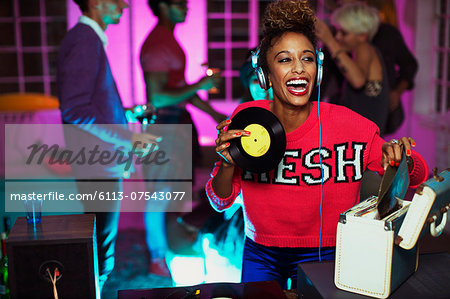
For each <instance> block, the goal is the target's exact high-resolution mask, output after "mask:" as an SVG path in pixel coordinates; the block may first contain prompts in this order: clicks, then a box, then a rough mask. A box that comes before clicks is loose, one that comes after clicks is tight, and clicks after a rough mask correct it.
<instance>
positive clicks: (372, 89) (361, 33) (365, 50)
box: [316, 2, 389, 135]
mask: <svg viewBox="0 0 450 299" xmlns="http://www.w3.org/2000/svg"><path fill="white" fill-rule="evenodd" d="M331 18H332V24H333V25H334V26H335V27H336V29H337V32H336V36H333V35H332V33H331V31H330V29H329V27H328V26H327V25H326V24H325V23H324V22H323V21H321V20H318V21H317V23H316V26H317V28H316V34H317V37H318V38H319V39H320V40H321V41H322V42H323V44H324V45H325V46H326V48H327V49H328V51H329V52H330V54H331V57H332V58H333V59H334V61H335V62H336V64H337V66H338V69H339V71H340V72H341V74H342V75H343V76H344V78H345V80H344V87H343V88H344V89H343V92H342V95H341V97H342V98H341V102H340V103H341V104H342V105H344V106H346V107H348V108H350V109H352V110H353V111H355V112H357V113H359V114H361V115H362V116H364V117H366V118H368V119H370V120H372V121H373V122H375V123H376V124H377V125H378V127H379V128H380V131H381V135H383V134H384V129H385V127H386V121H387V116H388V113H389V85H388V81H387V74H386V70H385V67H384V64H383V58H382V56H381V54H380V53H379V52H378V51H377V49H376V48H375V47H373V46H372V44H371V43H370V42H371V40H372V38H373V37H374V35H375V33H376V32H377V29H378V24H379V18H378V13H377V11H376V10H375V9H373V8H370V7H368V6H367V5H365V4H364V3H359V2H356V3H348V4H345V5H343V6H342V7H340V8H338V9H337V10H336V11H334V12H333V14H332V17H331Z"/></svg>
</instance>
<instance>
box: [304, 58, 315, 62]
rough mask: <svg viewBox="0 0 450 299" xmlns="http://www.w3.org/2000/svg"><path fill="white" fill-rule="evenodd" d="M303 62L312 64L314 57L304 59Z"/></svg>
mask: <svg viewBox="0 0 450 299" xmlns="http://www.w3.org/2000/svg"><path fill="white" fill-rule="evenodd" d="M303 60H305V61H309V62H314V57H304V58H303Z"/></svg>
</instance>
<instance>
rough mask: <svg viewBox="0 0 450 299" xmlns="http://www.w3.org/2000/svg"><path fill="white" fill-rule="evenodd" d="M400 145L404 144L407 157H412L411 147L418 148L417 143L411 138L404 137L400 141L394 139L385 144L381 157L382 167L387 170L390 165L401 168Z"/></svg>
mask: <svg viewBox="0 0 450 299" xmlns="http://www.w3.org/2000/svg"><path fill="white" fill-rule="evenodd" d="M400 144H403V147H404V148H405V152H406V155H407V156H411V147H415V146H416V142H415V141H414V139H412V138H411V137H402V138H401V139H400V140H397V139H392V140H391V141H389V142H385V143H384V144H383V147H382V150H383V156H382V157H381V166H382V167H383V168H384V169H386V168H387V167H388V165H391V166H399V165H400V162H401V160H402V152H401V149H400Z"/></svg>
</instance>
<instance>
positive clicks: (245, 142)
mask: <svg viewBox="0 0 450 299" xmlns="http://www.w3.org/2000/svg"><path fill="white" fill-rule="evenodd" d="M244 130H246V131H250V132H251V134H250V136H242V137H241V144H242V148H243V149H244V151H245V152H246V153H247V154H249V155H250V156H252V157H261V156H262V155H264V154H265V153H267V151H268V150H269V148H270V135H269V132H268V131H267V130H266V128H264V127H263V126H261V125H258V124H250V125H248V126H246V127H245V129H244Z"/></svg>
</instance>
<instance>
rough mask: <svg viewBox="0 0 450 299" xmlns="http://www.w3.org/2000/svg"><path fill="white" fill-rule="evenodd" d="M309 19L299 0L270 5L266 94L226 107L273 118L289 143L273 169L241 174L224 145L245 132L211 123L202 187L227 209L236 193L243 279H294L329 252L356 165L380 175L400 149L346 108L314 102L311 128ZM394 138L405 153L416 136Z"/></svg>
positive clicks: (353, 194) (350, 199)
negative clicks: (212, 138) (209, 159)
mask: <svg viewBox="0 0 450 299" xmlns="http://www.w3.org/2000/svg"><path fill="white" fill-rule="evenodd" d="M314 23H315V16H314V13H313V11H312V10H311V9H310V7H309V6H308V4H307V1H306V0H304V1H298V0H281V1H278V2H275V3H272V4H270V5H269V6H268V9H267V11H266V14H265V18H264V38H263V40H262V41H261V45H260V57H259V62H260V64H261V67H262V68H263V70H264V72H265V74H266V75H267V78H268V81H269V85H271V86H272V88H273V95H274V99H273V101H267V100H261V101H252V102H247V103H243V104H241V105H239V106H238V108H237V109H236V110H235V112H234V113H233V115H235V114H236V113H237V112H239V111H241V110H242V109H244V108H247V107H262V108H264V109H267V110H269V111H271V112H272V113H274V114H275V115H276V116H277V117H278V119H279V120H280V122H281V123H282V125H283V127H284V130H285V132H286V140H287V146H286V152H285V157H284V159H283V160H282V161H281V162H280V164H279V165H278V167H277V168H276V169H275V170H272V171H270V172H268V173H265V174H259V175H252V174H249V173H245V172H244V171H243V170H242V169H241V168H239V167H238V166H236V164H235V162H234V161H233V159H232V157H231V156H230V153H229V151H228V147H229V145H230V143H229V141H230V140H231V139H233V138H241V137H242V136H251V132H247V131H245V130H228V131H227V130H226V129H225V127H226V126H227V125H229V124H230V123H231V122H232V119H231V120H226V121H223V122H221V123H220V124H219V125H218V126H217V129H218V132H219V135H218V138H217V139H216V151H217V152H218V153H219V154H220V155H221V157H222V159H221V161H219V162H217V163H216V165H215V168H214V170H213V172H212V175H211V179H210V180H209V181H208V182H207V185H206V191H207V194H208V197H209V199H210V203H211V205H212V206H213V207H214V208H215V209H216V210H218V211H223V210H224V209H227V208H229V207H230V206H231V205H232V204H233V202H234V200H235V198H236V197H237V195H238V194H240V193H242V198H243V210H244V217H245V234H246V240H245V245H244V257H243V265H242V281H243V282H248V281H262V280H277V281H278V282H279V283H280V285H281V286H283V287H285V286H286V282H287V279H288V278H291V279H292V282H293V284H294V286H295V283H296V272H297V264H298V263H300V262H304V261H314V260H318V259H319V256H318V253H319V252H320V258H321V259H323V260H329V259H333V258H334V247H335V242H336V226H337V223H338V218H339V213H341V212H343V211H345V210H347V209H349V208H350V207H352V206H353V205H355V204H356V203H357V202H358V201H359V187H360V180H361V176H362V172H363V171H364V170H365V169H366V168H368V169H372V170H376V171H380V172H382V171H383V166H387V164H388V163H391V165H393V164H394V165H395V163H399V162H400V158H401V151H400V146H399V145H398V144H396V143H386V142H384V141H383V139H381V138H380V136H379V130H378V128H377V126H376V125H375V124H374V123H372V122H371V121H369V120H367V119H365V118H364V117H362V116H360V115H359V114H356V113H355V112H353V111H351V110H349V109H347V108H345V107H342V106H337V105H331V104H326V103H322V104H320V119H321V121H320V123H321V128H319V114H318V103H317V102H312V101H310V96H311V93H312V90H313V88H314V86H315V78H316V73H317V65H316V59H317V58H316V51H315V46H316V40H315V32H314V25H315V24H314ZM319 130H321V132H322V133H321V135H322V144H321V149H320V154H321V159H322V161H323V204H322V203H321V181H322V180H321V171H320V164H319V156H318V153H319ZM401 142H402V143H403V145H404V146H405V148H406V151H407V154H408V155H411V143H412V144H413V145H414V141H413V140H412V139H408V138H405V137H403V138H402V140H401ZM380 161H381V163H380ZM321 220H323V221H321ZM319 247H321V249H320V250H319Z"/></svg>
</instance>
